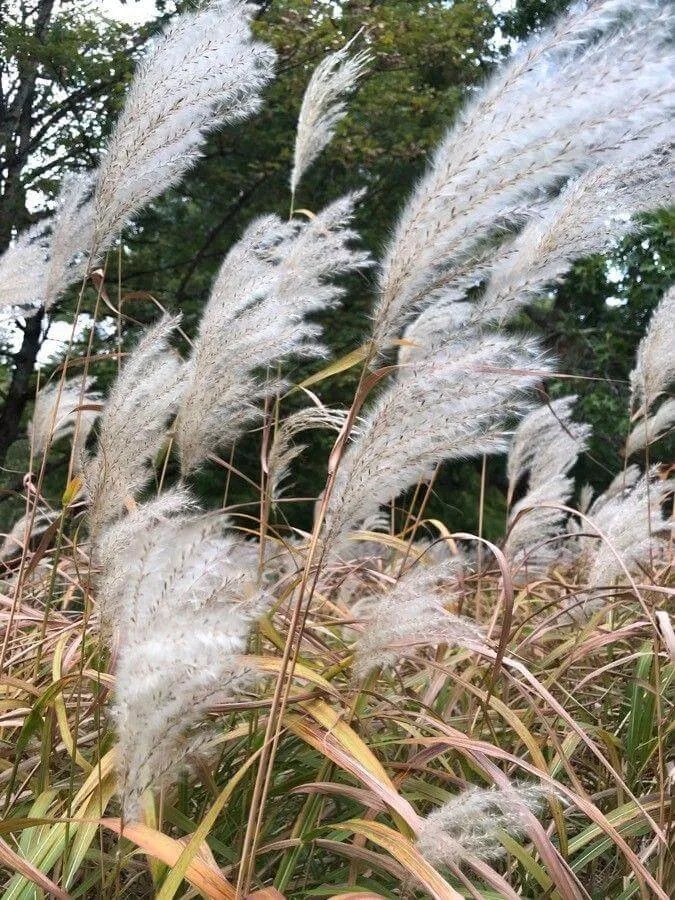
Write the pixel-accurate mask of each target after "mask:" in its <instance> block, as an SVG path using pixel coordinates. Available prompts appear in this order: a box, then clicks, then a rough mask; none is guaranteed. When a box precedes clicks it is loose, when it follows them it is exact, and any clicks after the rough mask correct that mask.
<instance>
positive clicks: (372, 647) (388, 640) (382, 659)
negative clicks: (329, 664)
mask: <svg viewBox="0 0 675 900" xmlns="http://www.w3.org/2000/svg"><path fill="white" fill-rule="evenodd" d="M459 569H461V562H460V561H459V560H458V559H456V558H455V559H451V560H448V561H446V562H442V563H440V564H436V565H432V566H428V567H426V566H424V565H420V564H418V565H416V566H414V567H413V568H412V569H411V570H409V571H408V572H406V573H405V574H403V575H402V576H401V577H400V578H399V580H398V581H397V583H396V584H395V585H393V587H391V588H390V589H389V590H388V591H387V592H386V593H384V594H377V595H374V596H370V597H364V598H363V599H362V600H360V601H358V602H357V603H356V604H355V605H354V606H353V607H352V612H353V614H354V616H355V617H356V618H362V617H364V616H365V618H366V622H365V625H364V631H363V634H362V635H361V636H360V637H359V639H358V640H357V642H356V645H355V658H354V674H355V676H356V677H357V678H359V677H362V676H364V675H367V674H368V672H370V671H372V670H373V669H375V668H377V667H378V666H392V665H394V664H395V663H396V661H397V660H398V659H399V658H400V657H402V656H405V654H406V653H407V652H408V651H409V650H411V649H412V648H415V647H419V646H434V645H437V644H441V643H448V644H456V645H458V646H460V647H466V648H468V649H470V650H476V649H481V648H484V647H485V634H484V633H483V631H482V629H481V628H480V626H479V625H477V624H476V623H475V622H473V621H471V619H467V618H465V617H464V616H457V615H455V614H454V613H451V612H449V611H448V610H447V609H445V604H446V603H447V602H448V600H449V599H450V598H451V597H452V589H451V587H450V585H451V583H452V581H453V580H454V579H456V577H457V575H458V570H459Z"/></svg>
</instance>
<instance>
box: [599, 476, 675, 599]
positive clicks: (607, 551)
mask: <svg viewBox="0 0 675 900" xmlns="http://www.w3.org/2000/svg"><path fill="white" fill-rule="evenodd" d="M673 486H674V485H673V482H672V481H668V480H665V479H661V478H659V477H657V474H656V470H653V471H652V472H650V473H648V474H646V475H643V476H642V477H641V478H640V480H639V481H638V482H637V483H636V484H635V485H634V486H633V487H631V488H628V489H627V490H623V491H622V490H619V491H618V492H617V493H616V494H614V496H612V497H610V498H609V499H606V500H605V502H603V503H602V504H601V505H599V506H598V505H594V506H593V507H591V510H590V513H589V518H590V520H591V523H592V527H591V528H589V526H588V523H586V522H585V523H584V526H583V527H584V531H586V532H588V531H590V532H591V533H592V531H593V530H595V531H597V533H598V534H601V535H602V536H603V537H601V538H599V539H597V538H585V539H584V542H583V545H584V547H585V549H586V566H587V569H588V577H587V581H588V584H589V586H590V587H609V586H611V585H613V584H614V582H615V581H616V580H617V579H622V580H623V579H624V578H625V573H624V570H623V567H622V566H621V563H620V562H619V560H618V559H617V557H616V555H615V553H614V552H613V551H612V549H611V548H612V547H613V548H614V550H615V551H616V552H617V553H618V555H619V557H620V559H621V560H622V561H623V563H624V565H625V566H626V568H627V569H628V570H629V571H630V572H634V571H636V570H638V569H639V568H640V567H646V568H649V567H650V562H651V560H652V558H653V557H658V555H659V552H660V550H662V549H663V548H664V546H665V544H664V542H663V541H662V537H663V536H664V535H666V534H667V533H668V532H669V531H671V530H672V524H671V523H668V522H667V521H666V520H665V519H664V517H663V512H662V509H661V504H662V503H663V501H664V499H665V498H666V497H667V496H668V494H670V493H672V491H673ZM605 538H606V540H605ZM610 545H611V546H610Z"/></svg>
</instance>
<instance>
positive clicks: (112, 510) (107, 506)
mask: <svg viewBox="0 0 675 900" xmlns="http://www.w3.org/2000/svg"><path fill="white" fill-rule="evenodd" d="M179 321H180V319H179V317H175V318H170V317H168V316H166V317H165V318H163V319H162V320H161V321H160V322H159V323H158V324H157V325H155V326H154V328H151V329H150V331H149V332H148V333H147V334H146V335H145V337H143V338H142V340H141V341H140V343H139V344H138V346H137V347H136V349H135V350H134V351H133V352H132V353H131V355H130V356H129V358H128V359H127V361H126V363H125V365H124V366H123V368H122V371H121V372H120V374H119V375H118V377H117V379H116V381H115V383H114V384H113V386H112V389H111V391H110V396H109V397H108V400H107V402H106V405H105V408H104V410H103V413H102V414H101V421H100V428H99V436H98V449H97V452H96V455H95V456H94V457H93V458H92V459H90V460H89V461H88V462H87V463H86V465H85V468H84V480H85V484H86V487H87V491H88V494H89V500H90V505H89V517H90V526H91V531H92V534H93V535H94V536H96V535H97V534H98V532H99V531H100V529H101V527H102V526H103V525H105V524H106V523H108V522H111V521H112V520H114V519H115V518H116V517H117V516H119V515H120V513H121V512H122V511H123V509H124V506H125V502H126V501H127V498H130V497H131V498H133V496H134V495H135V494H136V493H137V492H138V491H139V490H140V489H141V488H142V487H143V485H144V484H145V483H146V481H147V479H148V466H149V464H150V463H151V462H152V461H153V460H154V459H155V457H156V456H157V454H158V453H159V451H160V449H161V447H162V444H163V443H164V441H165V439H166V434H167V423H168V419H169V417H170V416H171V415H172V414H173V413H174V412H175V411H176V408H177V405H178V400H179V397H180V395H181V392H182V390H183V386H184V373H183V363H182V361H181V360H180V358H179V357H178V355H177V354H176V353H175V352H174V351H173V350H172V349H171V347H170V346H169V343H168V341H169V336H170V334H171V332H172V331H173V329H174V328H175V327H176V325H177V324H178V322H179Z"/></svg>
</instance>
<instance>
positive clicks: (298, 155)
mask: <svg viewBox="0 0 675 900" xmlns="http://www.w3.org/2000/svg"><path fill="white" fill-rule="evenodd" d="M354 40H355V38H352V40H351V41H349V43H348V44H346V45H345V46H344V47H342V49H341V50H338V51H337V52H336V53H331V54H330V55H329V56H327V57H326V58H325V59H323V60H322V61H321V62H320V63H319V65H318V66H317V67H316V69H315V70H314V72H313V73H312V77H311V78H310V80H309V84H308V85H307V88H306V90H305V94H304V96H303V98H302V106H301V107H300V115H299V116H298V127H297V133H296V137H295V155H294V158H293V171H292V173H291V193H292V194H293V196H295V192H296V189H297V187H298V184H299V183H300V181H301V179H302V177H303V175H304V174H305V172H306V171H307V170H308V169H309V167H310V166H311V165H312V163H313V162H314V161H315V159H316V158H317V157H318V156H319V154H320V153H321V151H322V150H323V149H324V147H326V146H327V145H328V144H329V143H330V141H331V140H332V138H333V135H334V134H335V129H336V127H337V125H338V124H339V122H340V121H341V120H342V119H343V118H344V116H345V115H346V113H347V105H346V103H345V101H344V99H343V98H344V97H345V95H347V94H350V93H351V92H352V91H353V90H354V89H355V87H356V84H357V82H358V80H359V78H361V77H362V76H363V74H364V73H365V71H366V67H367V66H368V63H369V62H370V59H371V57H370V54H369V53H368V52H367V51H365V50H362V51H360V52H359V53H355V54H354V55H350V54H349V50H350V48H351V45H352V43H353V42H354Z"/></svg>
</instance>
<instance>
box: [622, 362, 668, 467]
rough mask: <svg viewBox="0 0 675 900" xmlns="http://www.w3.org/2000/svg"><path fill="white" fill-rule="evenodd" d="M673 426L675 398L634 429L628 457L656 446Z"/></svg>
mask: <svg viewBox="0 0 675 900" xmlns="http://www.w3.org/2000/svg"><path fill="white" fill-rule="evenodd" d="M673 352H675V347H673ZM673 425H675V397H671V398H670V399H668V400H665V401H664V402H663V403H661V405H660V406H659V407H658V409H657V410H656V412H655V413H654V415H652V416H647V417H646V418H643V419H642V420H641V421H640V422H638V424H637V425H636V426H635V427H634V428H633V430H632V431H631V433H630V434H629V435H628V440H627V441H626V456H632V455H633V454H634V453H637V451H638V450H643V449H644V448H645V447H647V446H649V444H654V443H655V442H656V441H658V440H659V439H660V438H662V437H663V436H664V435H665V434H667V433H668V432H669V431H670V429H671V428H672V427H673Z"/></svg>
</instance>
